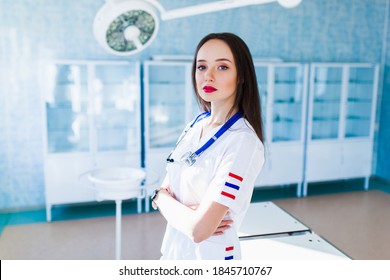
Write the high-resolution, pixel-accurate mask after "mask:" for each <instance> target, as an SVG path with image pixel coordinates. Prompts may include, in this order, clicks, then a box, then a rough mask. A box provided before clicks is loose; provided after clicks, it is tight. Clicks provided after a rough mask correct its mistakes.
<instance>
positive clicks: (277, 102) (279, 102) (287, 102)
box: [274, 99, 302, 105]
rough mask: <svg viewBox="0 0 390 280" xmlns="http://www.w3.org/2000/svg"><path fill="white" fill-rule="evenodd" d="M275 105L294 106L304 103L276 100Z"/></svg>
mask: <svg viewBox="0 0 390 280" xmlns="http://www.w3.org/2000/svg"><path fill="white" fill-rule="evenodd" d="M274 104H294V105H301V104H302V101H299V102H296V101H294V100H284V99H278V100H275V102H274Z"/></svg>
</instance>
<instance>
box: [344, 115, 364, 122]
mask: <svg viewBox="0 0 390 280" xmlns="http://www.w3.org/2000/svg"><path fill="white" fill-rule="evenodd" d="M347 120H350V121H369V120H370V117H360V116H347Z"/></svg>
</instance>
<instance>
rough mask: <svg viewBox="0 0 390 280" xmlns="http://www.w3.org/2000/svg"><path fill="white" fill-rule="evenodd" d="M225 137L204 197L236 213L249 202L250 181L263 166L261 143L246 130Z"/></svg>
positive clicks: (252, 186) (250, 195)
mask: <svg viewBox="0 0 390 280" xmlns="http://www.w3.org/2000/svg"><path fill="white" fill-rule="evenodd" d="M229 140H230V141H229V145H227V147H226V150H225V152H224V154H223V155H222V159H221V161H220V163H219V165H218V167H217V168H216V171H215V176H214V178H213V180H212V181H211V183H210V185H209V188H208V190H207V193H206V197H207V198H208V199H211V200H212V201H215V202H218V203H220V204H222V205H225V206H227V207H228V208H229V210H230V211H233V212H236V213H238V212H240V211H241V209H246V208H247V206H248V205H249V203H250V201H251V197H252V193H253V188H254V182H255V180H256V178H257V176H258V175H259V173H260V171H261V169H262V167H263V165H264V146H263V144H262V143H261V141H260V140H259V139H258V138H257V137H256V136H253V135H252V134H248V133H241V134H238V135H232V136H231V138H230V139H229Z"/></svg>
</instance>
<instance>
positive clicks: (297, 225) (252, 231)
mask: <svg viewBox="0 0 390 280" xmlns="http://www.w3.org/2000/svg"><path fill="white" fill-rule="evenodd" d="M306 231H310V229H309V228H308V227H307V226H306V225H304V224H302V223H301V222H299V221H298V220H297V219H295V218H294V217H293V216H291V215H290V214H288V213H287V212H286V211H284V210H283V209H281V208H280V207H278V206H277V205H275V204H274V203H272V202H257V203H251V205H250V206H249V209H248V212H247V214H246V216H245V218H244V220H243V221H242V224H241V226H240V230H239V236H240V237H250V236H264V235H275V234H287V233H289V234H291V233H297V232H306Z"/></svg>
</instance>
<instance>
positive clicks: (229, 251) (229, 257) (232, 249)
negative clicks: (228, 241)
mask: <svg viewBox="0 0 390 280" xmlns="http://www.w3.org/2000/svg"><path fill="white" fill-rule="evenodd" d="M225 251H226V254H227V255H226V257H225V260H232V259H234V256H233V255H231V254H232V253H233V251H234V246H229V247H226V248H225Z"/></svg>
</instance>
